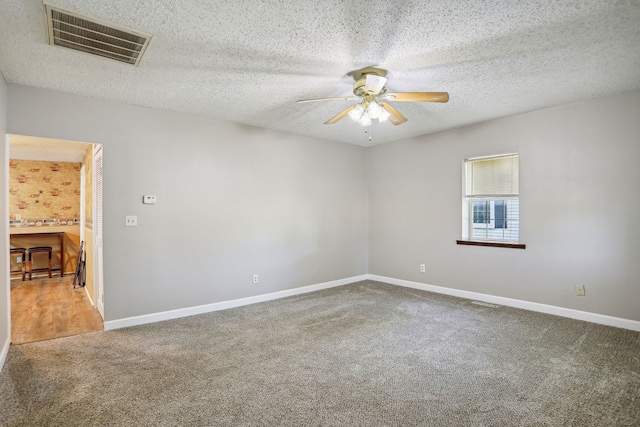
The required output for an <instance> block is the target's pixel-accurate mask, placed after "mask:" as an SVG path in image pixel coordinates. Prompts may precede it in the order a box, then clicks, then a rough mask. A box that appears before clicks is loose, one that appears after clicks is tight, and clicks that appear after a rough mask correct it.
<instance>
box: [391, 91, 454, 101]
mask: <svg viewBox="0 0 640 427" xmlns="http://www.w3.org/2000/svg"><path fill="white" fill-rule="evenodd" d="M381 98H383V99H386V100H389V101H399V102H447V101H449V94H448V93H447V92H396V93H387V94H385V95H384V96H381Z"/></svg>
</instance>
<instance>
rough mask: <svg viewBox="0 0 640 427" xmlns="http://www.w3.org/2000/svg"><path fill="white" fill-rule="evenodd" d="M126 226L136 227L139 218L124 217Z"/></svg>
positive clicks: (133, 216) (132, 216)
mask: <svg viewBox="0 0 640 427" xmlns="http://www.w3.org/2000/svg"><path fill="white" fill-rule="evenodd" d="M124 225H125V226H127V227H136V226H137V225H138V217H137V216H135V215H127V216H125V217H124Z"/></svg>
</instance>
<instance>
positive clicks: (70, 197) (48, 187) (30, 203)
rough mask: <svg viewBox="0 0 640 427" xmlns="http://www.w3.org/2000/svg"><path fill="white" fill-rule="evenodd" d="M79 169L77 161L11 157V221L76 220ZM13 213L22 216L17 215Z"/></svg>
mask: <svg viewBox="0 0 640 427" xmlns="http://www.w3.org/2000/svg"><path fill="white" fill-rule="evenodd" d="M80 169H81V164H80V163H67V162H45V161H36V160H10V161H9V219H10V225H11V226H13V227H16V226H37V225H67V224H69V225H71V224H73V223H77V222H79V218H80ZM16 215H19V216H20V217H21V219H20V220H18V219H16Z"/></svg>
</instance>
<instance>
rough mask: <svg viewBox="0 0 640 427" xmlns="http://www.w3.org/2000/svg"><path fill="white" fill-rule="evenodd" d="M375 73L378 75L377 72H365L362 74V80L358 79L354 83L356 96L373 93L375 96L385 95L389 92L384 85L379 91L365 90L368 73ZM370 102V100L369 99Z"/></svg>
mask: <svg viewBox="0 0 640 427" xmlns="http://www.w3.org/2000/svg"><path fill="white" fill-rule="evenodd" d="M369 74H371V75H374V76H377V74H376V73H364V74H362V78H361V79H360V80H357V81H356V82H355V83H354V84H353V94H354V95H355V96H362V97H364V96H365V95H372V96H373V97H374V98H375V97H376V96H380V95H384V94H385V93H386V92H387V87H386V86H383V87H382V89H380V91H379V92H378V93H373V92H372V91H365V88H364V87H365V84H366V82H367V75H369ZM367 101H369V102H370V100H367Z"/></svg>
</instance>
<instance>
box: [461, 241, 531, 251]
mask: <svg viewBox="0 0 640 427" xmlns="http://www.w3.org/2000/svg"><path fill="white" fill-rule="evenodd" d="M456 243H457V244H459V245H469V246H493V247H495V248H510V249H525V248H526V245H525V244H524V243H505V242H484V241H478V240H456Z"/></svg>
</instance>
